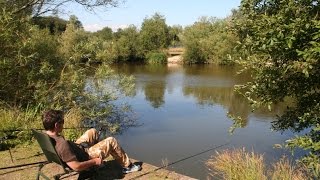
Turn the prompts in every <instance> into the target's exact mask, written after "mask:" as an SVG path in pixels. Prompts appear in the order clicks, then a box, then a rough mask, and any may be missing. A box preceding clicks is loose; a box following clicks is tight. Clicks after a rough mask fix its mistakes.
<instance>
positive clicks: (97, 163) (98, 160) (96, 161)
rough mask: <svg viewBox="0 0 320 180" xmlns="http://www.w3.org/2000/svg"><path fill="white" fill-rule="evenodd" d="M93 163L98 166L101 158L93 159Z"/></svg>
mask: <svg viewBox="0 0 320 180" xmlns="http://www.w3.org/2000/svg"><path fill="white" fill-rule="evenodd" d="M94 162H95V163H96V165H97V166H100V165H101V164H102V162H103V160H102V159H101V158H94Z"/></svg>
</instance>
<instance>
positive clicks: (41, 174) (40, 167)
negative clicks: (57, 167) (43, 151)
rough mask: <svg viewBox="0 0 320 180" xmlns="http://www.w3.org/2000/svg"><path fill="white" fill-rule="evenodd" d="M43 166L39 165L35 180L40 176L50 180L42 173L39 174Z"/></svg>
mask: <svg viewBox="0 0 320 180" xmlns="http://www.w3.org/2000/svg"><path fill="white" fill-rule="evenodd" d="M44 165H45V164H39V169H38V174H37V180H39V179H40V176H42V177H43V178H45V179H46V180H50V178H49V177H47V176H46V175H44V174H43V173H42V172H41V169H42V168H43V166H44Z"/></svg>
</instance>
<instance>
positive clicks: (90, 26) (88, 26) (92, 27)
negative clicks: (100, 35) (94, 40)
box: [83, 24, 128, 32]
mask: <svg viewBox="0 0 320 180" xmlns="http://www.w3.org/2000/svg"><path fill="white" fill-rule="evenodd" d="M104 27H109V28H111V29H112V30H113V31H114V32H115V31H117V29H119V28H121V29H124V28H127V27H128V25H126V24H109V25H102V24H85V25H83V28H84V30H86V31H90V32H96V31H99V30H101V29H103V28H104Z"/></svg>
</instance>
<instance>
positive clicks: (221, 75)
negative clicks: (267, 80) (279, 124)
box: [113, 64, 286, 125]
mask: <svg viewBox="0 0 320 180" xmlns="http://www.w3.org/2000/svg"><path fill="white" fill-rule="evenodd" d="M113 69H114V70H115V71H116V72H118V73H124V74H126V75H133V76H134V77H135V78H136V91H141V92H143V93H144V96H145V100H146V101H148V102H149V104H150V105H151V106H152V107H153V108H160V107H163V106H164V104H165V93H166V92H168V93H172V92H173V91H174V89H179V90H180V91H181V93H182V94H183V95H184V96H185V97H186V98H187V97H192V98H194V99H195V100H196V102H197V104H198V105H200V106H213V105H220V106H223V107H225V109H227V111H228V113H230V114H232V115H234V116H240V117H242V119H243V120H244V122H243V124H244V125H246V124H247V121H248V116H249V115H250V114H252V113H253V114H254V115H255V116H257V117H260V116H262V117H274V116H275V115H276V114H279V113H280V112H282V109H284V108H285V107H286V106H285V105H284V104H281V105H276V106H274V108H273V111H269V110H268V109H267V108H261V109H259V110H257V111H255V112H252V109H251V107H250V105H249V104H248V103H247V101H246V100H245V98H244V97H242V96H241V95H239V94H238V93H236V92H235V91H234V85H235V84H243V83H245V82H247V81H248V80H249V79H250V76H249V75H248V74H241V75H238V74H237V72H238V71H239V68H238V67H229V66H216V65H193V66H181V65H173V66H172V65H171V66H161V65H130V64H123V65H115V66H113Z"/></svg>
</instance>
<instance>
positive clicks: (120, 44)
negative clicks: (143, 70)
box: [114, 25, 143, 62]
mask: <svg viewBox="0 0 320 180" xmlns="http://www.w3.org/2000/svg"><path fill="white" fill-rule="evenodd" d="M118 35H119V37H118V38H117V39H115V41H114V48H115V53H116V55H117V56H118V57H117V61H122V62H123V61H134V60H140V59H142V58H143V52H142V50H141V44H140V39H139V32H138V29H137V27H136V26H134V25H130V26H129V27H127V28H125V29H122V30H121V33H120V34H118Z"/></svg>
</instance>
